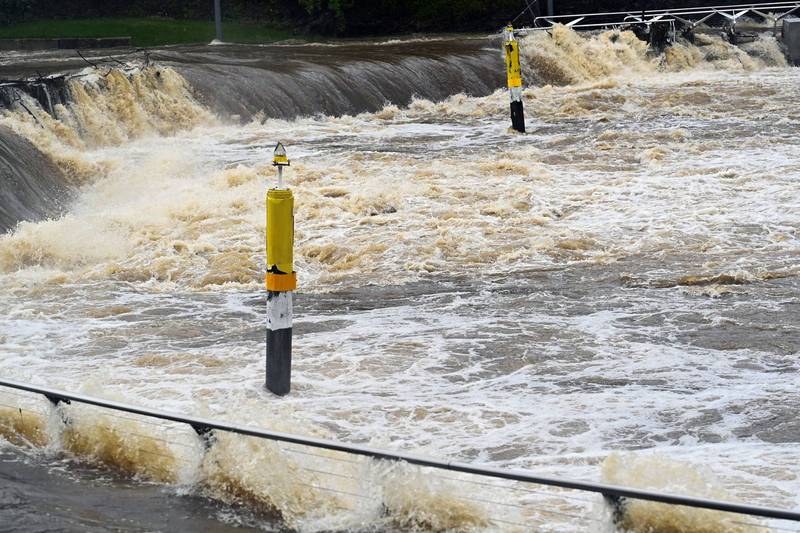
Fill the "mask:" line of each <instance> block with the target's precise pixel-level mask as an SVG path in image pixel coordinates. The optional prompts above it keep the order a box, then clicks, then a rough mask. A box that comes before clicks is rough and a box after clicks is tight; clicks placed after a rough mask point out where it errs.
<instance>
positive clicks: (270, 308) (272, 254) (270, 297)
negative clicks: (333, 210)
mask: <svg viewBox="0 0 800 533" xmlns="http://www.w3.org/2000/svg"><path fill="white" fill-rule="evenodd" d="M272 164H273V166H276V167H278V186H277V187H275V188H273V189H270V190H268V191H267V235H266V241H267V242H266V248H267V249H266V252H267V275H266V279H265V281H266V286H267V369H266V373H267V379H266V382H267V389H269V390H270V391H271V392H273V393H274V394H277V395H279V396H283V395H285V394H288V393H289V390H290V389H291V376H292V291H293V290H294V289H295V288H297V273H296V272H295V271H294V197H293V196H292V191H291V190H289V189H288V188H285V187H284V186H283V167H288V166H289V158H288V157H287V155H286V149H285V148H284V147H283V144H281V143H278V144H277V145H276V146H275V151H274V152H273V155H272Z"/></svg>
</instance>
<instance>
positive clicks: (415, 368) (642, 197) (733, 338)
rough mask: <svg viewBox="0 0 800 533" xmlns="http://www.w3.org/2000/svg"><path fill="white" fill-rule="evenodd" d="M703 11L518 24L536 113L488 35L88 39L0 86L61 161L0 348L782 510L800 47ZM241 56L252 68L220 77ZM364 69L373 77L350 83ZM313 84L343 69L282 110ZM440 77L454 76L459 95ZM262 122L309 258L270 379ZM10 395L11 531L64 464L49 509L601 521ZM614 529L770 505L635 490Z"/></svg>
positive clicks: (355, 464)
mask: <svg viewBox="0 0 800 533" xmlns="http://www.w3.org/2000/svg"><path fill="white" fill-rule="evenodd" d="M699 39H700V40H699V42H698V43H697V44H695V45H689V44H679V45H677V46H675V47H673V48H671V49H669V50H668V51H667V52H666V54H665V55H663V56H657V57H651V56H650V55H648V54H647V51H646V47H645V45H644V44H643V43H641V42H639V41H638V40H636V39H635V38H634V37H633V36H632V35H630V34H627V33H623V34H617V33H605V34H600V35H593V36H579V35H577V34H575V33H574V32H571V31H570V30H567V29H564V28H559V29H557V30H556V31H555V32H554V33H553V35H552V36H548V35H546V34H539V35H534V36H531V37H528V38H525V39H524V40H523V42H522V50H523V61H524V68H525V76H526V79H527V80H533V81H534V82H535V84H534V85H533V86H531V87H529V88H527V89H526V90H525V93H524V99H525V106H526V112H527V115H528V128H529V134H528V135H524V136H523V135H518V134H514V133H512V132H510V131H509V129H508V117H507V107H508V101H507V95H506V94H505V93H504V92H503V91H500V90H498V91H495V92H492V90H493V89H494V88H496V87H497V86H498V78H497V76H496V74H495V72H496V70H501V71H502V62H501V56H500V53H499V52H498V51H497V50H496V49H494V48H492V47H493V46H495V44H494V43H493V42H491V41H480V40H476V41H471V44H464V43H463V42H453V41H448V40H434V41H422V42H421V43H420V42H417V43H416V44H414V43H399V44H398V43H380V44H379V45H378V46H374V45H371V46H367V45H364V44H363V43H362V44H360V45H359V44H357V43H356V44H346V45H341V46H340V47H337V46H335V45H334V46H318V47H314V46H297V47H284V48H279V49H277V50H276V49H274V48H268V49H266V50H263V53H264V57H266V58H267V59H269V61H266V60H265V61H264V62H259V61H257V60H256V59H253V58H254V57H256V56H257V55H258V52H254V51H247V52H245V51H243V50H242V49H239V48H237V49H231V50H230V51H227V52H226V50H225V48H226V47H211V48H202V49H198V50H194V51H192V50H181V49H172V50H167V51H163V52H161V53H160V55H161V57H160V58H158V59H159V61H160V63H157V64H156V65H149V66H146V65H142V64H138V63H137V64H131V65H129V66H128V67H126V68H121V67H120V68H115V69H110V68H109V67H105V68H99V69H92V68H89V69H87V70H85V71H84V72H83V73H82V74H83V75H82V76H81V77H80V78H75V79H73V80H72V81H70V94H71V100H70V101H68V102H65V103H59V104H57V105H56V106H55V112H54V113H53V114H52V115H51V114H49V113H46V112H45V111H43V110H42V109H41V107H40V106H39V104H38V103H37V102H36V101H34V100H33V99H32V98H28V99H27V100H24V101H26V102H27V104H28V108H29V109H28V110H25V109H20V108H11V109H9V110H6V111H4V112H3V115H2V118H0V123H2V125H3V126H4V127H5V128H9V129H10V130H13V131H14V132H16V134H17V135H20V136H22V137H24V138H25V139H28V141H29V142H30V143H32V144H33V145H34V146H35V147H36V148H38V150H40V151H41V152H42V154H43V156H42V157H44V158H45V160H46V161H48V163H47V164H50V165H54V166H55V167H56V168H57V169H56V170H53V171H52V172H51V174H56V173H60V174H62V176H63V177H62V179H63V180H64V182H65V183H67V184H68V185H67V187H70V188H71V189H72V190H74V191H75V198H74V199H73V200H72V201H71V202H70V203H69V207H68V209H67V211H66V213H64V214H61V215H59V214H53V215H52V218H50V219H49V220H44V221H39V222H32V221H28V222H20V223H19V224H18V225H16V226H15V227H13V228H12V229H11V230H10V231H9V232H8V233H6V234H5V235H3V236H1V237H0V278H2V279H1V280H0V281H1V282H2V289H0V291H2V300H0V306H1V308H2V314H0V354H2V358H0V371H1V372H2V375H3V376H4V377H9V378H13V379H17V380H21V381H27V382H32V383H39V384H46V385H50V386H54V387H59V388H64V389H68V390H79V391H83V392H86V393H88V394H92V395H97V396H103V397H108V398H114V399H119V400H123V401H126V402H131V403H137V404H142V405H148V406H152V407H156V408H160V409H168V410H173V411H179V412H185V413H192V414H201V415H209V416H213V417H215V418H220V419H224V420H230V421H235V422H243V423H248V424H253V425H259V426H263V427H267V428H274V429H279V430H284V431H289V432H295V433H302V434H309V435H317V436H326V437H331V438H337V439H341V440H345V441H348V442H358V443H370V444H372V445H375V446H379V447H386V448H392V449H399V450H403V451H409V452H418V453H422V454H425V455H431V456H436V457H445V458H452V459H457V460H462V461H471V462H476V463H488V464H492V465H496V466H507V467H520V468H529V469H533V470H535V471H537V472H541V473H543V474H558V475H564V476H568V477H571V478H583V479H604V480H607V481H609V482H613V483H620V484H630V485H635V486H641V487H647V488H656V489H659V490H668V491H671V492H680V493H691V494H698V495H703V496H708V497H715V498H723V499H725V498H727V499H735V500H741V501H747V502H751V503H757V504H763V505H771V506H777V507H784V508H796V507H798V505H800V501H799V500H798V493H800V478H798V474H799V472H798V466H797V454H798V449H799V448H800V444H799V443H800V426H798V419H797V416H796V413H797V410H798V408H799V407H800V403H798V397H797V394H796V389H797V377H796V376H797V371H798V359H797V354H798V352H800V299H799V298H798V296H800V277H798V274H800V264H799V262H798V260H799V259H800V246H799V245H800V217H799V216H798V213H800V210H798V207H800V205H799V204H800V194H798V186H797V178H798V176H800V160H798V156H797V154H798V144H800V141H798V136H797V135H796V133H797V130H798V125H799V124H800V112H798V111H797V106H796V102H797V99H798V96H800V85H798V81H800V74H798V71H797V70H796V69H793V68H789V67H787V65H786V63H785V60H784V59H783V55H782V53H781V50H780V47H779V44H778V43H777V42H776V41H775V40H774V39H773V38H772V37H770V36H763V37H761V38H760V39H759V40H757V41H756V42H754V43H751V44H748V45H743V47H741V48H737V47H733V46H731V45H729V44H727V43H724V42H723V41H721V40H719V39H718V38H716V37H702V36H701V37H700V38H699ZM476 43H477V44H476ZM359 46H360V47H361V48H362V49H366V48H368V49H370V52H369V54H372V55H365V53H360V54H359V53H358V50H359ZM448 48H451V49H452V52H451V53H450V55H448V54H447V53H446V50H447V49H448ZM259 50H260V49H259ZM415 50H416V51H415ZM426 50H427V52H426ZM226 53H230V55H231V59H230V60H229V61H228V63H230V65H227V64H225V62H224V61H223V59H224V57H225V54H226ZM293 54H297V58H298V59H297V62H296V63H292V62H291V59H289V60H287V61H286V62H285V63H283V64H280V63H276V61H275V59H274V58H279V57H288V58H291V57H293ZM211 56H213V57H211ZM323 58H327V59H323ZM45 60H46V61H51V62H54V61H55V62H56V63H58V61H56V60H54V59H53V58H51V57H49V56H48V57H47V58H44V59H41V61H45ZM31 61H33V59H31ZM315 61H316V62H318V63H319V64H321V65H322V66H321V67H320V68H319V69H318V70H314V69H313V68H312V67H311V65H313V64H314V62H315ZM275 65H277V66H275ZM415 65H416V66H415ZM426 65H427V66H426ZM118 66H119V65H118ZM228 66H230V67H231V72H233V74H231V75H230V78H231V79H236V77H237V76H238V77H239V78H241V79H246V80H248V81H247V84H244V83H233V82H231V83H232V84H233V85H236V86H242V85H246V86H247V90H244V91H243V92H242V93H241V94H238V93H235V91H234V88H233V86H232V85H230V84H229V85H224V87H225V88H224V89H223V90H221V91H218V94H215V93H213V91H210V89H209V87H212V86H215V84H220V83H221V82H220V81H219V80H221V79H224V78H225V77H226V76H227V72H228V70H227V68H228ZM4 68H6V67H4ZM7 68H11V67H7ZM415 68H416V72H417V73H420V76H421V77H420V80H421V81H419V82H418V83H417V82H413V83H412V82H410V81H409V79H412V78H413V75H412V74H411V72H412V71H414V70H415ZM437 69H438V71H440V75H439V77H438V78H437ZM262 71H263V72H268V73H270V74H269V76H266V78H267V79H268V80H270V81H269V83H267V84H262V81H258V79H259V78H258V76H255V75H254V74H253V73H254V72H262ZM456 72H460V73H461V74H456ZM465 73H466V74H465ZM370 76H380V77H381V79H389V80H392V83H391V84H388V85H381V84H379V83H377V82H376V83H375V84H373V86H372V88H371V89H369V90H367V91H366V92H363V88H362V87H364V86H365V85H363V83H362V85H361V86H359V87H358V88H354V86H355V85H357V83H356V82H359V80H360V82H364V80H369V79H372V78H370ZM459 76H460V79H461V80H462V81H460V82H459ZM350 78H352V80H353V83H352V84H350V86H347V84H346V83H345V81H346V80H347V79H350ZM429 78H436V79H438V81H436V82H435V83H432V84H430V87H429V88H428V89H425V88H424V86H425V85H426V82H425V80H427V79H429ZM376 79H377V78H376ZM298 80H302V81H298ZM343 80H345V81H343ZM298 83H302V84H304V86H307V87H309V91H310V92H309V94H312V95H316V94H317V92H315V91H318V92H319V94H323V93H324V94H326V95H335V97H334V96H330V99H329V100H325V99H324V98H323V97H321V96H319V97H317V96H314V97H310V98H308V101H306V100H302V101H301V100H296V101H298V102H301V103H299V104H297V103H295V104H291V105H289V106H288V107H286V105H285V103H286V100H285V98H284V96H285V95H286V94H297V93H298V91H297V89H296V87H297V85H292V84H298ZM364 83H366V82H364ZM381 83H383V82H381ZM459 83H460V84H461V85H459ZM403 84H406V85H403ZM470 84H471V85H470ZM366 86H367V87H369V85H366ZM334 87H338V89H336V90H338V92H336V91H335V90H334V89H333V88H334ZM388 87H395V88H396V92H395V93H394V94H389V88H388ZM417 87H423V88H422V89H419V88H417ZM257 88H260V89H257ZM453 89H455V90H459V89H464V90H465V91H466V92H469V94H455V95H452V96H447V97H445V96H446V94H448V91H451V90H453ZM425 90H428V91H430V92H429V93H425V92H424V91H425ZM259 91H260V92H262V93H264V94H267V95H269V97H270V98H271V99H272V101H271V102H270V103H264V102H265V101H266V99H267V97H266V96H264V94H260V95H259V96H254V93H257V92H259ZM271 91H272V92H271ZM348 91H350V92H348ZM436 91H439V92H436ZM304 94H305V93H304ZM364 94H372V95H380V96H375V98H372V97H370V98H366V97H364V96H363V95H364ZM237 97H238V98H240V100H241V106H239V107H237V106H236V105H234V104H232V103H231V102H233V101H234V100H235V99H236V98H237ZM308 102H311V104H309V103H308ZM376 102H377V103H376ZM392 102H394V103H392ZM314 103H318V104H319V109H317V110H316V111H318V113H315V112H314V111H313V104H314ZM306 105H310V106H311V108H309V109H306V108H305V107H303V106H306ZM271 106H272V107H271ZM348 106H349V107H348ZM287 109H288V111H287ZM262 110H263V111H262ZM29 111H31V112H29ZM259 111H262V112H259ZM231 115H238V118H239V120H236V117H231ZM4 131H5V130H4ZM4 138H5V137H4ZM278 140H280V141H282V142H283V143H284V144H285V145H286V146H287V147H288V149H289V155H290V158H291V159H292V166H291V167H290V170H289V172H288V174H287V177H288V181H289V183H290V185H291V186H292V188H293V190H294V191H295V195H296V198H297V212H296V225H297V227H296V250H297V253H296V256H297V257H296V269H297V270H298V272H299V275H300V287H301V288H300V290H299V291H298V294H297V296H296V307H295V313H296V324H295V366H294V390H293V392H292V394H291V395H290V396H288V397H286V398H283V399H277V398H274V397H272V396H270V395H269V394H268V393H266V392H265V391H264V389H263V364H264V353H263V350H264V347H263V338H264V331H263V330H264V294H263V289H262V272H263V268H264V265H263V263H264V261H263V249H264V240H263V239H264V237H263V234H264V215H263V196H264V189H265V187H266V186H267V184H268V183H271V182H272V180H273V179H274V176H273V170H272V168H271V166H270V165H269V163H270V157H271V150H272V146H273V145H274V143H275V142H276V141H278ZM26 172H27V171H26ZM37 172H38V174H37ZM39 174H41V172H40V171H31V172H29V173H28V174H26V175H27V176H36V175H39ZM50 212H51V213H56V211H50ZM36 216H42V214H41V213H39V214H37V215H36ZM20 218H35V217H20ZM0 403H2V404H3V406H4V407H2V409H3V410H0V436H2V438H4V439H5V440H6V441H8V446H7V452H6V453H7V455H4V456H3V462H2V463H1V464H2V466H0V476H2V477H3V479H4V480H5V481H6V484H7V486H8V487H11V488H9V489H8V490H6V491H5V492H3V491H2V489H0V501H2V502H4V505H3V506H2V507H1V508H0V517H2V519H3V520H4V521H6V522H7V523H9V524H14V526H13V527H15V528H18V529H19V528H22V527H23V526H22V524H25V523H26V522H30V523H34V522H33V521H32V517H33V516H34V514H35V511H33V510H31V509H32V507H31V505H32V504H31V503H30V502H31V501H34V499H35V497H38V495H39V494H41V493H43V492H46V490H47V486H48V484H52V494H51V495H50V496H49V497H50V498H51V499H52V500H53V501H55V502H57V503H58V505H59V507H58V508H59V509H69V508H74V509H78V511H76V512H73V513H69V512H61V511H59V512H58V513H54V515H53V518H52V521H51V522H47V521H36V522H35V524H37V525H36V526H35V527H37V528H39V529H45V528H46V527H56V528H59V527H60V528H62V529H70V528H72V529H91V528H92V527H95V528H99V529H102V528H103V527H111V524H117V523H122V521H123V520H124V521H126V522H125V523H126V524H130V528H131V529H132V530H137V529H136V528H138V530H152V529H154V528H155V529H158V528H167V526H165V525H158V524H156V525H153V522H152V516H158V515H159V514H162V515H163V516H164V517H165V518H164V523H165V524H166V523H169V524H170V527H169V528H168V529H171V530H172V529H184V530H194V529H197V528H206V529H210V528H213V527H220V528H222V527H259V528H264V529H269V528H275V527H280V525H281V524H283V525H285V526H288V527H290V528H294V529H298V530H301V531H320V530H332V529H333V530H335V529H341V530H370V529H372V530H375V529H378V530H398V529H399V530H408V529H414V528H416V529H422V530H433V531H451V530H456V531H477V530H480V531H483V530H512V531H516V530H519V531H522V530H532V529H533V530H542V531H576V530H580V531H604V530H605V531H613V529H614V526H613V524H612V519H611V517H612V513H611V511H610V510H609V509H608V508H606V506H605V505H604V503H603V502H602V500H601V499H600V498H594V497H592V496H588V495H585V494H577V493H564V492H557V491H553V490H549V489H545V488H542V487H524V486H519V485H515V484H511V483H501V482H497V481H487V480H481V479H476V478H470V477H467V476H455V475H453V474H444V473H434V472H430V471H425V470H420V469H415V468H402V467H399V466H394V467H392V466H391V465H384V464H376V463H373V462H371V461H366V460H356V459H353V458H350V457H342V456H340V455H338V454H333V453H320V452H314V451H312V450H308V449H302V448H296V447H291V446H288V445H280V446H279V445H276V444H269V443H263V442H258V441H254V440H251V439H246V438H237V437H231V436H220V437H219V438H218V440H217V442H216V443H215V445H214V446H213V447H212V448H211V449H210V450H209V451H208V452H207V453H205V454H204V453H203V452H202V449H203V446H202V444H201V443H200V441H199V440H198V439H197V437H196V436H195V435H193V433H192V431H191V430H190V429H187V428H181V427H179V426H174V425H170V424H167V425H163V424H154V423H153V422H152V421H147V420H139V419H131V418H119V417H117V416H115V415H113V414H110V413H100V412H98V411H97V410H95V409H91V408H82V407H78V406H64V407H62V408H61V409H63V412H62V413H61V415H64V416H66V417H67V418H68V419H69V420H70V421H71V423H70V425H69V426H67V427H66V428H65V427H63V426H62V423H61V421H60V420H61V419H60V417H59V414H58V413H54V412H53V411H52V410H51V408H50V407H49V406H48V405H47V403H46V402H45V401H43V400H41V399H37V398H34V397H31V396H24V397H20V396H19V395H15V394H10V393H5V392H0ZM20 407H21V408H23V410H22V411H20V410H19V408H20ZM22 450H25V451H24V452H23V451H22ZM76 462H77V465H80V466H76ZM41 469H50V470H55V471H56V472H55V473H53V474H52V475H48V476H44V475H42V474H41ZM64 471H66V472H70V474H69V476H68V477H67V475H66V474H64V473H63V472H64ZM75 472H77V474H75ZM267 473H268V475H267ZM50 476H52V477H50ZM131 478H132V479H131ZM26 480H27V481H26ZM48 480H52V481H48ZM12 481H13V483H12ZM98 486H103V487H107V490H108V491H109V493H110V494H113V500H112V501H111V502H110V503H108V504H107V505H106V504H104V503H102V502H99V501H98V499H99V497H98V496H96V494H97V490H98V489H97V487H98ZM69 487H84V488H85V492H86V494H87V495H86V497H85V499H84V500H80V499H78V500H77V501H76V500H75V499H74V498H73V499H72V500H70V498H69V494H70V489H69ZM75 490H79V489H77V488H76V489H75ZM125 491H131V493H132V495H131V497H130V499H129V500H124V498H123V497H122V496H121V495H122V494H123V493H125ZM14 498H17V499H18V500H19V502H21V503H20V504H19V505H16V504H14V501H16V500H14ZM164 499H166V501H167V503H166V504H165V503H164V502H163V501H161V500H164ZM153 500H159V501H158V503H153ZM123 501H128V502H133V503H129V504H125V503H117V502H123ZM25 502H28V503H25ZM95 508H97V509H99V511H98V512H100V513H102V514H101V516H100V517H99V518H97V517H96V516H95V517H94V518H91V517H90V515H91V513H88V511H86V510H87V509H95ZM170 509H172V510H170ZM179 512H181V513H183V514H184V515H186V514H189V515H191V516H192V517H194V518H193V520H197V522H193V523H191V524H190V523H188V522H186V523H184V522H181V521H180V520H178V519H177V518H176V513H179ZM173 519H174V521H173ZM37 520H43V519H41V518H40V517H37ZM92 520H94V522H92ZM742 522H746V523H742ZM16 524H20V525H16ZM39 524H41V526H39ZM198 524H199V525H198ZM220 524H225V525H224V526H223V525H220ZM621 525H622V527H624V528H628V529H633V530H636V531H751V530H753V531H763V530H764V528H763V527H761V526H765V525H769V526H781V527H783V526H786V524H781V523H778V522H776V523H766V522H763V523H757V521H754V520H752V519H742V518H741V517H731V516H725V515H722V514H720V513H712V512H692V511H689V510H686V509H682V508H675V509H667V508H664V507H663V506H657V505H645V504H633V503H632V504H630V505H629V507H628V513H627V514H626V517H625V519H624V521H623V523H622V524H621ZM90 526H91V527H90ZM221 530H222V529H221Z"/></svg>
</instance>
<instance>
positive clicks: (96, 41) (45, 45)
mask: <svg viewBox="0 0 800 533" xmlns="http://www.w3.org/2000/svg"><path fill="white" fill-rule="evenodd" d="M130 45H131V38H130V37H97V38H87V37H66V38H61V39H0V50H6V51H8V50H72V49H78V48H116V47H120V46H130Z"/></svg>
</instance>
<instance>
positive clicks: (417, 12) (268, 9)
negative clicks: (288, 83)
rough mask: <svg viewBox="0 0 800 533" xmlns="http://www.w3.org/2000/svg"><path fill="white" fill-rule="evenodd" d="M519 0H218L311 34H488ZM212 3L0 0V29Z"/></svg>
mask: <svg viewBox="0 0 800 533" xmlns="http://www.w3.org/2000/svg"><path fill="white" fill-rule="evenodd" d="M524 5H525V1H524V0H493V1H492V2H487V1H486V0H368V1H365V0H222V7H223V15H224V18H226V19H229V20H233V19H235V20H245V21H246V20H251V21H253V22H262V23H263V22H272V23H280V24H290V25H291V26H292V27H294V28H296V29H298V30H301V31H309V32H313V33H322V34H338V35H363V34H378V33H381V34H385V33H395V32H402V31H432V32H436V31H442V32H445V31H469V30H493V29H496V28H497V27H498V25H500V24H503V23H504V22H506V21H507V20H508V19H509V17H510V18H513V17H515V16H516V15H517V14H518V13H519V11H520V10H521V9H522V7H524ZM213 6H214V3H213V0H59V1H54V0H0V24H6V25H7V24H13V23H15V22H20V21H25V20H35V19H51V18H88V17H153V16H157V17H169V18H176V19H211V18H212V17H213Z"/></svg>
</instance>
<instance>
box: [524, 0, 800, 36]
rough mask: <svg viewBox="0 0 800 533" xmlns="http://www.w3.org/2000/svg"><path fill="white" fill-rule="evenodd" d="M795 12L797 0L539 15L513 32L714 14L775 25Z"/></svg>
mask: <svg viewBox="0 0 800 533" xmlns="http://www.w3.org/2000/svg"><path fill="white" fill-rule="evenodd" d="M798 11H800V1H789V2H767V3H763V2H762V3H752V4H737V5H730V6H708V7H693V8H678V9H653V10H647V11H616V12H609V13H583V14H577V15H556V16H539V17H536V18H535V19H534V21H533V27H526V28H519V29H517V30H515V33H517V32H519V33H521V34H524V33H526V32H529V31H541V30H548V29H552V28H553V27H554V26H555V25H556V24H563V25H564V26H567V27H569V28H573V29H586V30H591V29H600V28H619V27H626V26H633V25H640V26H645V27H648V28H649V27H650V26H651V25H652V24H662V23H669V24H675V25H676V26H677V27H681V28H685V29H689V30H693V29H695V28H696V27H697V26H699V25H700V24H703V23H704V22H707V21H708V20H709V19H711V18H712V17H714V16H715V15H719V16H721V17H723V18H724V19H725V20H726V22H727V24H728V25H729V26H731V27H735V26H736V24H737V23H738V22H739V20H740V19H741V18H742V17H744V16H746V15H752V14H754V15H757V16H759V17H761V18H764V19H766V20H770V21H773V23H774V24H775V25H777V23H778V22H779V21H780V20H782V19H783V18H785V17H787V16H789V15H791V14H793V13H796V12H798Z"/></svg>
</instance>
